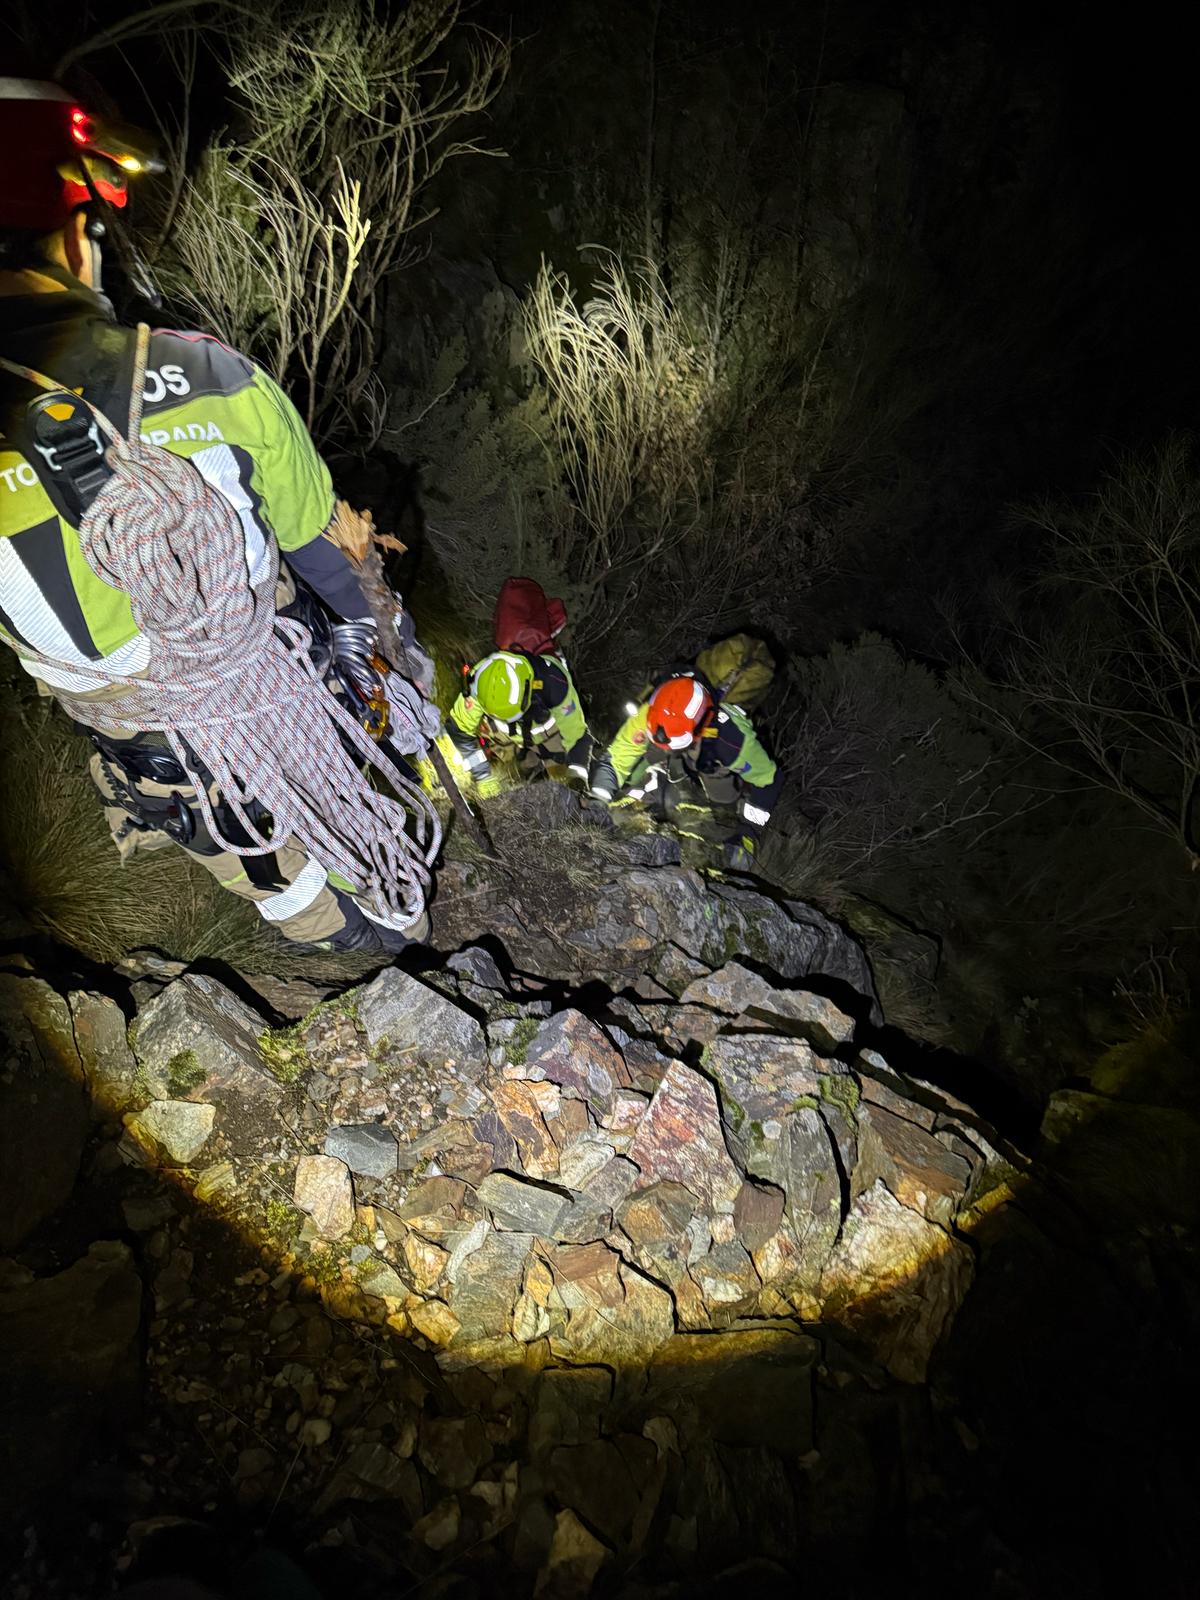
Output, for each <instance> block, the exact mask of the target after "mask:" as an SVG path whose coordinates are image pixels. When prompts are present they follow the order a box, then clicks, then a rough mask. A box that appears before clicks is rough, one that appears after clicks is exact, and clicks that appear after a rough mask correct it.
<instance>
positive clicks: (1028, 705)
mask: <svg viewBox="0 0 1200 1600" xmlns="http://www.w3.org/2000/svg"><path fill="white" fill-rule="evenodd" d="M1026 515H1027V516H1028V518H1029V520H1030V521H1031V522H1033V523H1034V524H1035V525H1036V526H1037V527H1039V528H1041V529H1042V530H1043V532H1044V533H1045V534H1046V536H1047V543H1046V548H1045V553H1044V556H1043V564H1042V571H1041V574H1040V578H1039V580H1038V583H1037V584H1036V586H1035V587H1034V588H1032V589H1030V590H1029V591H1027V592H1026V593H1025V594H1024V595H1023V596H1021V597H1020V599H1019V601H1018V602H1017V604H1015V605H1010V606H1008V607H1007V609H1006V616H1005V626H1006V629H1007V633H1008V649H1007V652H1006V661H1005V673H1004V683H1005V687H1007V688H1008V689H1009V690H1010V691H1011V692H1012V695H1013V696H1014V700H1009V699H1006V698H1005V696H1003V695H1002V694H993V695H991V696H988V695H986V694H983V693H981V694H979V695H978V696H977V698H978V700H979V702H980V703H981V704H987V705H988V706H989V707H990V709H991V714H992V715H993V717H994V718H995V720H996V721H997V722H998V723H999V724H1000V726H1002V727H1003V728H1004V729H1005V730H1006V731H1007V732H1008V733H1010V734H1012V735H1013V736H1015V737H1016V738H1018V739H1020V740H1021V741H1022V742H1023V743H1025V744H1026V745H1027V746H1029V747H1030V748H1032V749H1035V750H1037V751H1038V752H1039V753H1041V754H1042V755H1044V756H1046V757H1048V758H1049V759H1050V760H1051V761H1053V762H1055V763H1057V764H1058V765H1059V766H1061V767H1063V768H1066V769H1067V770H1068V771H1069V772H1071V773H1073V774H1075V775H1076V776H1077V777H1081V778H1083V779H1084V780H1085V781H1086V782H1088V783H1090V784H1093V785H1096V786H1098V787H1100V788H1102V789H1105V790H1108V791H1110V792H1111V793H1113V794H1116V795H1119V796H1120V797H1121V799H1122V800H1124V801H1126V802H1127V803H1128V804H1129V805H1131V806H1134V807H1136V808H1137V809H1138V810H1139V811H1140V812H1141V813H1142V815H1143V816H1144V817H1146V818H1149V820H1150V822H1151V824H1152V826H1153V827H1155V828H1156V829H1160V830H1161V831H1163V832H1164V833H1165V834H1166V835H1167V836H1168V837H1169V838H1171V839H1173V840H1174V841H1175V842H1176V843H1177V844H1178V845H1179V846H1181V847H1182V849H1183V850H1184V851H1185V852H1186V855H1187V859H1188V861H1189V863H1190V865H1191V866H1192V868H1193V869H1195V868H1196V867H1197V866H1198V865H1200V836H1198V833H1197V826H1198V821H1200V819H1198V817H1197V799H1198V795H1200V721H1198V711H1200V474H1198V473H1197V470H1196V466H1195V462H1194V447H1193V444H1192V442H1191V441H1190V440H1189V439H1187V438H1185V437H1183V436H1181V435H1175V436H1172V437H1170V438H1168V439H1167V440H1166V442H1165V443H1164V444H1163V445H1162V446H1160V447H1159V448H1158V449H1157V450H1155V451H1154V452H1152V453H1150V454H1146V455H1141V456H1130V457H1127V458H1126V459H1125V460H1124V461H1122V462H1121V463H1120V464H1119V466H1118V467H1117V468H1116V470H1115V471H1114V472H1113V473H1111V474H1110V475H1109V476H1108V477H1107V478H1106V479H1105V480H1104V482H1103V483H1102V484H1101V486H1100V488H1099V489H1098V490H1097V492H1096V493H1095V494H1094V495H1092V496H1091V497H1090V498H1089V499H1088V500H1087V501H1086V502H1084V503H1083V504H1082V505H1078V506H1076V505H1069V504H1062V503H1050V502H1047V503H1045V504H1042V505H1039V506H1035V507H1033V508H1031V509H1030V510H1029V511H1028V512H1027V513H1026ZM1014 701H1015V703H1014Z"/></svg>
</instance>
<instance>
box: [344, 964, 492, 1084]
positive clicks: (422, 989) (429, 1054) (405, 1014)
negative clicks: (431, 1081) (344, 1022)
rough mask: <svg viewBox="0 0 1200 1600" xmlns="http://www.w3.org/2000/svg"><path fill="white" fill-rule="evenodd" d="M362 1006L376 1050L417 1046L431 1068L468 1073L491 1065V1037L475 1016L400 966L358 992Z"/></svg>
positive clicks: (360, 1014) (361, 1020)
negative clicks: (456, 1069) (488, 1064)
mask: <svg viewBox="0 0 1200 1600" xmlns="http://www.w3.org/2000/svg"><path fill="white" fill-rule="evenodd" d="M357 1008H358V1011H357V1014H358V1021H359V1025H360V1026H361V1027H362V1029H363V1030H364V1032H365V1033H366V1035H367V1041H368V1043H369V1044H370V1046H371V1048H372V1049H373V1050H384V1049H386V1047H387V1046H389V1045H390V1046H391V1047H392V1048H407V1047H413V1053H414V1054H415V1055H417V1056H418V1057H419V1058H420V1059H421V1060H422V1061H425V1062H427V1063H428V1064H429V1065H430V1066H433V1067H446V1066H455V1067H457V1068H459V1070H460V1071H461V1072H463V1073H465V1074H468V1075H477V1074H478V1072H480V1071H482V1069H483V1067H484V1066H485V1065H486V1063H487V1039H486V1038H485V1037H484V1032H483V1029H482V1028H481V1027H480V1025H479V1023H478V1022H476V1020H475V1018H474V1017H473V1016H471V1015H470V1013H469V1012H466V1011H464V1010H463V1009H462V1007H461V1006H456V1005H455V1004H454V1002H453V1001H452V1000H448V999H447V998H446V997H445V995H442V994H439V993H438V991H437V990H436V989H431V988H430V987H429V985H428V984H424V983H421V982H420V981H419V980H418V979H416V978H413V977H410V976H409V975H408V973H406V972H401V971H400V970H399V968H397V967H388V968H386V969H385V970H384V971H383V972H381V973H380V974H379V976H378V977H377V978H376V979H374V980H373V982H371V983H369V984H367V985H366V987H365V988H363V989H359V990H358V991H357Z"/></svg>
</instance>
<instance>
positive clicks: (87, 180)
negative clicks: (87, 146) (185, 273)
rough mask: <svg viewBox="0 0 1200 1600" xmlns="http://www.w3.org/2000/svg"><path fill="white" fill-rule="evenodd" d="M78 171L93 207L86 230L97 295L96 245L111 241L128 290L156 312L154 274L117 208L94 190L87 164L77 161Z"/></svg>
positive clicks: (100, 259) (98, 258)
mask: <svg viewBox="0 0 1200 1600" xmlns="http://www.w3.org/2000/svg"><path fill="white" fill-rule="evenodd" d="M79 170H80V172H81V173H82V174H83V182H84V187H85V188H86V189H87V192H88V194H89V196H90V197H91V204H92V205H93V206H94V207H95V210H94V211H93V213H92V216H91V218H90V219H89V222H88V229H87V235H88V240H89V242H90V244H91V247H92V251H93V254H92V271H93V274H94V276H95V284H94V287H95V289H96V290H97V292H100V271H101V266H102V262H103V257H102V255H101V251H100V245H99V242H98V241H99V239H100V238H111V239H112V241H113V243H114V245H115V247H116V253H117V258H118V260H119V261H120V263H121V266H122V267H123V268H124V270H125V276H126V277H127V278H128V279H129V283H130V287H131V288H132V289H133V291H134V293H135V294H137V295H139V296H140V297H141V298H142V299H143V300H145V301H147V302H148V303H149V304H150V305H151V306H153V307H154V309H155V310H156V311H157V310H158V309H159V307H160V306H161V305H162V293H161V291H160V290H159V287H158V284H157V283H155V281H154V274H153V273H152V272H151V271H150V268H149V267H148V266H147V265H146V263H145V261H144V260H143V259H142V256H141V252H140V251H139V250H138V248H137V246H136V245H135V244H134V242H133V239H132V237H131V236H130V234H129V231H128V229H127V228H125V227H124V226H123V225H122V223H121V221H120V218H119V217H118V214H117V208H116V207H115V206H113V205H110V204H109V202H108V201H107V200H106V199H105V198H104V196H103V195H102V194H101V193H100V191H99V189H97V187H96V183H95V180H94V179H93V177H92V175H91V173H90V172H89V171H88V166H87V162H86V161H83V160H81V161H80V163H79ZM96 226H98V227H99V228H100V233H99V235H98V236H97V235H96V234H95V233H93V229H94V228H95V227H96Z"/></svg>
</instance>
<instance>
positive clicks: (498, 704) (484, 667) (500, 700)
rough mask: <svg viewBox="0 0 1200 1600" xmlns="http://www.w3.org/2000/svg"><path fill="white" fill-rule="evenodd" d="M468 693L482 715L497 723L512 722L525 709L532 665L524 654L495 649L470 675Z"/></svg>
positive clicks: (528, 699)
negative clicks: (481, 708)
mask: <svg viewBox="0 0 1200 1600" xmlns="http://www.w3.org/2000/svg"><path fill="white" fill-rule="evenodd" d="M471 694H472V695H473V696H474V698H475V699H476V700H478V701H479V704H480V705H481V706H482V707H483V711H484V715H485V716H489V717H495V718H496V720H497V722H516V721H517V720H518V718H520V717H523V716H524V715H525V713H526V711H528V710H529V702H530V699H531V698H532V696H533V666H532V664H531V663H530V661H529V658H528V657H527V656H518V655H514V654H513V652H512V651H511V650H497V651H496V652H495V653H494V654H493V655H490V656H486V657H485V658H484V659H483V660H482V661H481V662H480V663H479V665H478V666H477V667H476V668H475V671H474V672H473V673H472V674H471Z"/></svg>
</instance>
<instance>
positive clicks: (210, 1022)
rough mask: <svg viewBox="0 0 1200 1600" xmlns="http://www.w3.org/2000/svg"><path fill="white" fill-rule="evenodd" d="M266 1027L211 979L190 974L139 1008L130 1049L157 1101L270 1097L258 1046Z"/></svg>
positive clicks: (273, 1088)
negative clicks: (131, 1048)
mask: <svg viewBox="0 0 1200 1600" xmlns="http://www.w3.org/2000/svg"><path fill="white" fill-rule="evenodd" d="M266 1026H267V1025H266V1022H265V1021H264V1019H263V1018H262V1017H260V1016H259V1015H258V1013H257V1012H256V1011H252V1010H251V1009H250V1007H249V1006H248V1005H246V1004H245V1003H244V1002H243V1001H241V1000H239V999H238V997H237V995H235V994H233V993H231V991H230V990H228V989H227V988H225V986H224V985H223V984H220V983H218V982H217V981H216V979H215V978H208V977H205V976H203V974H201V973H196V972H188V973H185V974H184V976H183V977H182V978H177V979H176V980H175V982H174V983H170V984H168V985H167V987H166V988H165V989H163V990H162V991H161V993H159V994H157V995H156V996H155V997H154V999H153V1000H151V1001H150V1002H149V1003H148V1004H147V1005H145V1006H144V1007H143V1008H142V1009H141V1010H140V1011H139V1012H138V1014H137V1019H136V1025H135V1028H134V1038H133V1050H134V1054H135V1055H136V1056H137V1059H138V1064H139V1066H140V1067H141V1069H142V1073H143V1075H144V1076H145V1079H146V1082H147V1085H148V1087H149V1089H150V1093H151V1095H152V1096H153V1097H154V1098H155V1099H156V1100H211V1101H216V1102H217V1103H218V1104H219V1103H221V1102H222V1101H224V1100H226V1099H228V1098H230V1097H233V1098H235V1099H243V1100H250V1101H270V1102H275V1101H277V1100H278V1099H279V1083H278V1081H277V1080H276V1079H275V1078H274V1077H273V1076H272V1074H271V1073H270V1072H268V1071H267V1069H266V1067H265V1066H264V1065H263V1059H262V1055H261V1052H260V1051H259V1048H258V1040H259V1038H260V1037H261V1036H262V1034H263V1033H264V1032H265V1031H266Z"/></svg>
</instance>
